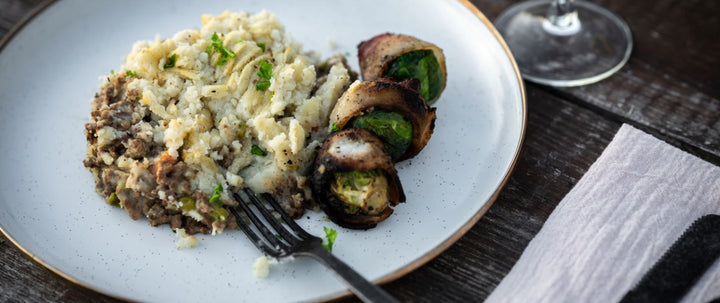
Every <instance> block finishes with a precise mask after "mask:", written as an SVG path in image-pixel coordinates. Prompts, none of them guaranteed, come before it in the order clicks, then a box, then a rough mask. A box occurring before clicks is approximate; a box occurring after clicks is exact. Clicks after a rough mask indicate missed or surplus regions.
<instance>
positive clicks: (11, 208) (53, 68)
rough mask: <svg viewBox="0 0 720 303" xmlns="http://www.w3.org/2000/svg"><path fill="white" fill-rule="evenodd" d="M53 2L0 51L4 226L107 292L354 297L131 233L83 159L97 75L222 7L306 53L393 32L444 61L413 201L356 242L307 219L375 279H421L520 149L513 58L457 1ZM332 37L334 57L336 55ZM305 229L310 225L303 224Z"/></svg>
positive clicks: (286, 273) (410, 183) (292, 267)
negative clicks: (431, 46)
mask: <svg viewBox="0 0 720 303" xmlns="http://www.w3.org/2000/svg"><path fill="white" fill-rule="evenodd" d="M300 3H301V2H298V1H289V0H288V1H270V0H262V1H237V0H223V1H202V2H200V1H170V0H167V1H145V0H134V1H79V0H68V1H60V2H58V3H55V4H52V5H50V6H49V7H48V8H46V9H45V10H44V11H42V12H41V13H40V14H39V15H38V16H36V17H35V18H34V19H32V21H30V22H29V23H28V24H27V25H25V26H24V27H23V28H22V30H20V31H19V32H18V33H17V34H16V35H15V36H14V38H13V39H12V40H11V41H9V42H8V43H7V44H6V45H5V47H4V48H3V49H2V50H1V52H0V142H1V143H0V155H2V157H1V158H0V184H2V186H1V187H0V224H1V226H0V227H1V228H2V230H3V231H4V233H5V234H6V235H7V236H8V237H9V238H11V239H12V240H13V242H14V243H15V244H17V245H18V246H19V247H21V249H23V250H24V251H25V252H26V253H28V254H29V255H31V256H33V257H34V258H35V260H37V261H39V262H40V263H41V264H43V265H44V266H47V267H48V268H50V269H52V270H53V271H55V272H56V273H58V274H60V275H62V276H63V277H65V278H68V279H70V280H71V281H74V282H76V283H79V284H82V285H85V286H87V287H90V288H92V289H95V290H97V291H100V292H103V293H105V294H108V295H111V296H115V297H119V298H126V299H132V300H142V301H159V300H168V301H171V300H172V301H201V300H202V301H215V300H223V301H225V300H230V299H232V300H233V301H237V300H245V301H258V300H259V299H262V300H263V302H273V301H288V300H292V301H295V300H301V301H306V300H317V299H319V298H325V299H327V298H330V297H336V296H340V295H342V294H344V293H345V289H346V288H345V287H344V286H343V284H341V282H339V281H338V280H337V279H336V278H335V277H334V276H333V275H332V274H331V273H330V272H328V271H327V270H325V269H324V268H323V267H321V266H320V265H319V264H317V263H315V262H314V261H312V260H307V259H297V260H295V261H293V262H288V263H284V264H281V265H277V266H273V267H272V268H271V274H270V277H268V278H267V279H256V278H255V277H254V276H253V274H252V264H253V262H254V261H255V259H256V258H258V257H259V256H260V253H259V252H258V251H257V250H256V248H255V247H253V246H252V245H251V244H250V243H249V242H248V241H247V240H246V239H245V237H244V235H243V234H242V233H241V232H239V231H229V232H227V233H225V234H222V235H220V236H215V237H212V236H200V237H199V238H200V239H201V241H200V243H201V244H200V246H199V247H197V248H195V249H190V250H181V251H178V250H176V249H175V246H174V241H175V236H174V234H173V233H172V232H171V231H170V229H169V227H168V226H167V225H166V226H162V227H160V228H152V227H150V225H149V224H148V222H147V220H139V221H132V220H130V218H129V217H128V216H127V215H126V214H125V212H124V211H122V210H120V209H117V208H114V207H110V206H108V205H106V204H105V203H104V201H103V199H102V198H101V197H100V196H99V195H98V194H96V193H95V191H94V184H93V178H92V176H91V174H90V173H89V172H88V171H87V170H85V168H84V167H83V165H82V160H83V158H84V157H85V153H86V147H85V144H86V143H85V138H84V134H83V124H84V123H85V122H86V121H87V119H88V116H89V102H90V100H91V99H92V97H93V94H94V93H95V92H96V90H97V89H98V85H99V80H98V77H99V76H100V75H103V74H106V73H108V72H109V71H110V70H111V69H117V68H118V67H119V66H120V64H121V62H122V58H123V56H125V55H126V54H127V53H129V52H130V48H131V46H132V44H133V42H134V41H136V40H150V39H154V38H155V36H156V35H160V36H161V37H168V36H170V35H171V34H173V33H175V32H177V31H179V30H181V29H186V28H193V27H200V15H201V14H204V13H210V14H219V13H221V12H222V11H223V10H226V9H229V10H238V11H241V10H244V11H250V12H257V11H259V10H261V9H267V10H269V11H272V12H274V13H275V14H276V15H277V16H278V18H279V20H280V21H281V22H282V23H283V24H284V25H285V27H286V29H287V30H288V32H290V34H291V35H293V36H294V37H295V39H296V40H298V41H300V42H302V43H303V44H304V46H305V49H306V50H317V51H320V52H321V53H322V54H323V56H329V55H331V54H332V53H334V52H342V53H344V52H349V53H350V58H349V59H350V61H351V62H352V63H353V67H354V68H356V69H357V62H356V61H357V57H356V50H355V47H356V45H357V44H358V43H359V42H360V41H362V40H366V39H368V38H370V37H372V36H374V35H376V34H380V33H384V32H388V31H390V32H398V33H405V34H410V35H414V36H417V37H419V38H421V39H424V40H427V41H431V42H434V43H436V44H437V45H439V46H440V47H441V48H443V49H444V50H445V56H446V58H447V70H448V84H447V88H446V89H445V91H444V93H443V95H442V97H441V99H440V100H439V101H438V102H437V103H436V106H437V107H438V110H437V113H438V119H437V124H436V127H435V134H434V135H433V137H432V139H431V140H430V144H429V145H428V146H427V147H426V148H425V150H424V151H423V152H422V153H420V155H419V156H418V157H416V158H415V159H412V160H410V161H405V162H403V163H400V164H399V165H398V169H399V172H400V178H401V180H402V182H403V185H404V188H405V191H406V192H405V193H406V195H407V203H405V204H402V205H399V206H398V207H396V208H395V213H394V214H393V215H392V216H391V217H390V218H389V219H388V220H387V221H385V222H383V223H382V224H380V225H379V226H378V227H377V228H375V229H372V230H368V231H352V230H347V229H343V228H340V227H338V226H336V225H334V224H333V223H331V222H328V221H325V220H323V219H322V218H323V214H321V213H308V215H307V216H305V217H304V218H303V219H301V220H300V221H299V223H300V224H301V225H302V226H304V227H305V228H307V230H309V231H310V232H312V233H315V234H318V235H319V234H322V227H323V226H328V227H333V228H335V229H337V230H338V233H339V235H338V239H337V242H336V245H335V249H334V250H333V253H335V254H336V255H337V256H338V257H340V258H341V259H342V260H345V261H346V262H347V263H348V264H350V265H351V266H353V267H354V268H356V269H357V270H358V271H359V272H360V273H361V274H362V275H363V276H365V277H367V278H368V279H370V280H374V281H389V280H392V279H395V278H397V277H399V276H401V275H403V274H405V273H407V272H409V271H410V270H412V269H414V268H417V267H418V266H420V265H422V264H423V263H425V262H427V261H428V260H429V259H431V258H432V257H434V256H436V255H437V254H439V253H440V252H441V251H442V250H444V249H445V248H447V247H448V246H449V245H450V244H452V243H453V242H454V241H456V240H457V239H458V238H459V237H460V236H461V235H462V234H463V233H464V232H465V231H467V230H468V229H469V228H470V227H471V226H472V224H473V223H474V222H475V221H476V220H477V219H478V218H479V217H480V216H481V215H482V214H483V213H484V212H485V211H486V210H487V208H488V207H489V206H490V205H491V204H492V201H494V199H495V198H496V195H497V192H498V191H499V189H500V187H501V186H502V185H503V184H504V182H505V181H506V179H507V177H508V175H509V173H510V171H511V169H512V167H513V164H514V162H515V159H516V157H517V154H518V152H519V148H520V144H521V142H522V136H523V130H524V125H525V124H524V122H525V102H524V92H523V87H522V82H521V80H520V77H519V74H518V72H517V69H516V68H515V65H514V63H513V59H512V57H511V55H510V53H509V51H508V50H507V48H506V47H505V46H504V43H503V42H502V41H501V39H500V38H499V36H498V34H497V33H496V32H495V30H494V28H493V27H492V25H491V24H490V22H488V20H487V19H486V18H485V17H484V16H482V15H481V14H480V13H479V12H477V11H475V10H474V8H473V7H472V5H470V4H469V3H467V2H464V1H437V0H422V1H420V0H404V1H382V0H373V1H335V0H325V1H312V2H302V5H301V4H300ZM328 39H332V40H334V41H335V42H336V44H337V49H336V50H331V49H330V48H329V44H328ZM308 217H309V219H308Z"/></svg>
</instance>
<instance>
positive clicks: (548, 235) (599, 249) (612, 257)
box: [487, 125, 720, 302]
mask: <svg viewBox="0 0 720 303" xmlns="http://www.w3.org/2000/svg"><path fill="white" fill-rule="evenodd" d="M709 213H713V214H720V168H718V167H717V166H714V165H712V164H710V163H707V162H705V161H703V160H701V159H698V158H696V157H694V156H692V155H690V154H688V153H685V152H683V151H681V150H679V149H677V148H675V147H672V146H670V145H668V144H667V143H665V142H662V141H660V140H658V139H656V138H654V137H652V136H650V135H648V134H645V133H643V132H641V131H639V130H637V129H635V128H633V127H631V126H629V125H623V126H622V127H621V128H620V130H619V131H618V133H617V134H616V135H615V138H614V139H613V140H612V142H610V144H609V145H608V147H607V148H606V149H605V151H604V152H603V153H602V155H601V156H600V157H599V158H598V159H597V161H596V162H595V164H593V165H592V166H591V167H590V169H589V170H588V172H587V173H586V174H585V176H583V177H582V179H580V181H579V182H578V183H577V185H575V187H574V188H573V189H572V190H571V191H570V192H569V193H568V194H567V196H565V198H564V199H563V200H562V201H560V204H558V206H557V208H556V209H555V210H554V211H553V213H552V214H551V215H550V217H549V218H548V220H547V221H546V222H545V225H544V226H543V228H542V229H541V230H540V232H539V233H538V234H537V235H536V236H535V238H534V239H533V240H532V241H531V242H530V244H529V245H528V247H527V248H526V249H525V251H524V252H523V254H522V256H521V257H520V259H519V260H518V262H517V263H516V264H515V266H514V267H513V268H512V270H511V271H510V273H509V274H508V275H507V276H506V277H505V278H504V279H503V280H502V282H501V283H500V285H498V286H497V288H496V289H495V290H494V291H493V293H492V294H491V295H490V297H489V298H488V299H487V302H617V301H619V300H620V299H621V298H622V297H623V296H624V295H625V293H626V292H627V291H628V290H630V289H631V288H632V287H633V286H634V285H635V284H636V283H637V282H638V281H639V280H640V279H641V278H642V276H643V275H644V274H645V272H646V271H648V270H649V269H650V268H651V267H652V265H653V264H654V263H655V262H656V261H657V260H658V259H659V258H660V257H661V256H662V254H663V253H664V252H665V250H667V249H668V248H669V247H670V245H672V243H673V242H675V240H677V238H678V237H680V235H681V234H682V233H683V231H684V230H685V229H686V228H687V227H688V226H689V225H690V224H691V223H692V222H693V221H694V220H695V219H697V218H699V217H701V216H702V215H705V214H709ZM717 297H720V262H718V261H716V262H715V263H714V265H713V266H711V267H710V268H709V269H708V271H707V272H706V273H705V275H704V276H703V277H702V278H701V279H700V281H698V283H696V284H695V286H694V288H693V289H692V290H691V291H690V292H689V293H688V294H687V295H686V296H685V298H683V302H708V301H709V300H711V299H714V298H717Z"/></svg>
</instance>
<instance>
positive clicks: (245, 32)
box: [84, 11, 350, 234]
mask: <svg viewBox="0 0 720 303" xmlns="http://www.w3.org/2000/svg"><path fill="white" fill-rule="evenodd" d="M201 21H202V24H203V26H202V28H200V29H189V30H183V31H180V32H178V33H176V34H175V35H174V36H173V37H171V38H168V39H160V38H157V39H156V40H155V41H140V42H137V43H135V45H134V46H133V48H132V51H131V52H130V54H128V56H127V57H126V59H125V62H124V64H123V65H122V67H121V68H120V71H119V72H116V73H113V74H111V75H108V76H105V77H103V79H104V81H103V84H102V86H101V90H100V92H99V93H98V94H97V95H96V96H95V98H94V100H93V102H92V103H91V119H90V122H89V123H88V124H87V125H86V137H87V139H88V150H89V151H88V157H87V158H86V159H85V162H84V163H85V166H86V167H87V168H88V169H89V170H90V171H92V172H93V174H94V175H95V177H96V183H97V190H98V192H99V193H101V194H102V195H103V196H105V197H107V199H108V203H110V204H113V203H114V204H116V205H118V206H120V207H123V208H125V209H126V211H128V214H129V215H130V216H131V217H133V218H134V219H137V218H138V217H140V216H145V217H148V218H149V219H150V223H151V224H153V225H157V224H164V223H169V224H171V225H172V227H173V228H174V229H177V228H185V230H186V231H187V232H188V233H190V234H193V233H196V232H204V233H208V232H213V233H215V232H221V231H222V230H223V229H225V228H227V227H230V228H232V227H233V224H234V223H231V222H230V221H232V220H229V219H230V218H231V216H232V215H230V214H228V212H227V210H226V209H227V207H229V206H232V205H235V204H236V202H235V201H234V200H233V199H232V198H231V196H230V195H229V192H230V190H237V189H239V188H243V187H246V186H247V187H250V188H252V189H253V190H255V191H256V192H258V193H260V192H270V193H274V194H276V195H279V196H280V197H281V199H279V200H281V201H283V202H284V203H285V205H283V206H284V207H285V208H286V210H288V212H290V213H291V214H293V215H296V216H297V215H299V214H301V213H302V209H303V206H305V204H306V203H307V201H308V200H310V199H311V197H310V191H309V190H307V189H306V186H305V180H306V178H305V176H306V175H307V173H308V168H309V167H310V166H311V164H312V161H313V160H314V155H315V149H316V148H317V147H318V146H320V144H321V142H322V141H323V140H324V138H325V135H326V134H327V124H328V115H329V112H330V111H331V110H332V108H333V106H334V104H335V101H336V100H337V99H338V97H339V96H340V95H341V94H342V92H343V91H344V90H345V89H346V88H347V86H348V84H349V82H350V75H349V71H348V69H347V67H346V65H345V64H344V62H340V61H337V60H336V61H335V62H334V64H331V65H330V68H329V69H327V71H325V72H324V73H326V74H324V75H319V74H318V73H319V71H318V70H317V69H316V67H315V65H316V64H318V63H319V62H316V61H317V60H313V59H311V57H309V56H307V55H306V54H305V53H304V52H303V49H302V46H301V45H300V44H299V43H298V42H296V41H294V40H293V39H292V38H291V37H290V36H289V35H288V34H287V33H286V32H285V29H284V28H283V26H282V25H281V24H280V23H279V22H278V20H277V18H276V17H275V16H274V15H273V14H271V13H269V12H265V11H263V12H259V13H256V14H248V13H233V12H228V11H226V12H224V13H222V14H220V15H219V16H210V15H204V16H202V18H201ZM268 66H269V67H270V68H268ZM268 71H269V73H268ZM320 76H322V81H318V78H320ZM261 82H262V83H261ZM267 82H269V85H267V84H268V83H267ZM214 196H215V197H214ZM213 197H214V198H213Z"/></svg>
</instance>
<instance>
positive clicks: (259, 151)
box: [250, 144, 267, 157]
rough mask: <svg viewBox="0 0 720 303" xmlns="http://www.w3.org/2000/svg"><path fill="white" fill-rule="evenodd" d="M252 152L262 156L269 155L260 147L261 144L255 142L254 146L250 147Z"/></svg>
mask: <svg viewBox="0 0 720 303" xmlns="http://www.w3.org/2000/svg"><path fill="white" fill-rule="evenodd" d="M250 153H251V154H253V155H256V156H261V157H265V156H267V152H265V151H264V150H262V148H260V146H257V145H254V144H253V146H252V148H251V149H250Z"/></svg>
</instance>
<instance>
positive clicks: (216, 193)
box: [210, 184, 223, 205]
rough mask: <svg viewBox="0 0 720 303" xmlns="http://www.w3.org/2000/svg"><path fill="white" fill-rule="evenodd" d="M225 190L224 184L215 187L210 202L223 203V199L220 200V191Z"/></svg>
mask: <svg viewBox="0 0 720 303" xmlns="http://www.w3.org/2000/svg"><path fill="white" fill-rule="evenodd" d="M222 191H223V187H222V184H218V186H217V187H215V189H213V193H212V196H210V203H215V204H217V205H222V201H220V193H221V192H222Z"/></svg>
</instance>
